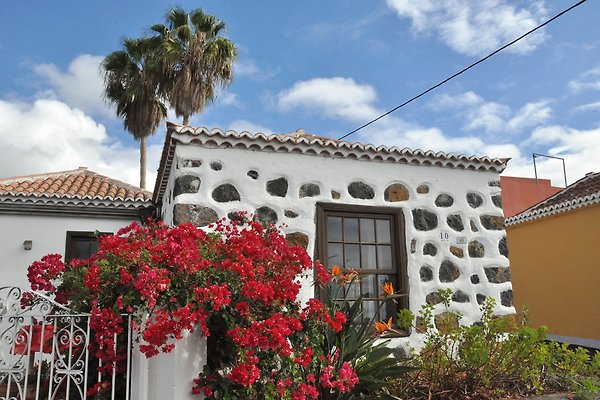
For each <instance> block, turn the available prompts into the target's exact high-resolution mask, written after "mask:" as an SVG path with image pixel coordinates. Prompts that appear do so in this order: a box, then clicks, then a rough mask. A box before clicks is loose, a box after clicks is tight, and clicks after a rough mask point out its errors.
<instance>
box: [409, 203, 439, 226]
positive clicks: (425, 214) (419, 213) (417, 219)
mask: <svg viewBox="0 0 600 400" xmlns="http://www.w3.org/2000/svg"><path fill="white" fill-rule="evenodd" d="M412 216H413V224H414V226H415V228H416V229H417V230H419V231H430V230H432V229H435V228H437V226H438V217H437V215H435V214H434V213H432V212H431V211H429V210H425V209H423V208H415V209H414V210H412Z"/></svg>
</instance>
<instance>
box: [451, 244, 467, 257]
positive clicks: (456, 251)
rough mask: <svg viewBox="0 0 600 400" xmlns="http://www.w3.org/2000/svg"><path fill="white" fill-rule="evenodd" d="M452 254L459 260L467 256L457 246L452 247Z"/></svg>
mask: <svg viewBox="0 0 600 400" xmlns="http://www.w3.org/2000/svg"><path fill="white" fill-rule="evenodd" d="M450 253H452V254H454V256H455V257H458V258H463V257H464V256H465V252H464V251H463V249H461V248H460V247H456V246H450Z"/></svg>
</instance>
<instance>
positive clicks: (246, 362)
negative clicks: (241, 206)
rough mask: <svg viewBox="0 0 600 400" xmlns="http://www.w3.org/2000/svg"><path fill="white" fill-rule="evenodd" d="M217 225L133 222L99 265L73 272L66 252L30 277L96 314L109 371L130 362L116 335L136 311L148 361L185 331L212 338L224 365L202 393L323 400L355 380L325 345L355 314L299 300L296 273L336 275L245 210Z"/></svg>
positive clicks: (79, 264) (210, 374) (103, 246)
mask: <svg viewBox="0 0 600 400" xmlns="http://www.w3.org/2000/svg"><path fill="white" fill-rule="evenodd" d="M212 228H213V230H212V232H209V233H207V232H204V231H202V230H199V229H197V228H196V227H194V226H193V225H190V224H183V225H179V226H177V227H174V228H168V227H166V226H164V225H163V224H160V223H154V222H148V223H147V224H146V225H145V226H138V225H137V224H132V225H130V226H128V227H126V228H123V229H122V230H120V231H119V232H118V233H117V234H115V235H113V236H104V237H102V238H100V240H99V251H98V253H97V254H96V255H94V256H93V257H92V258H91V259H90V260H84V261H76V262H73V263H71V264H69V265H64V264H63V263H62V262H61V261H60V255H48V256H46V257H44V258H43V259H42V260H41V261H40V262H35V263H33V264H32V265H31V267H30V269H29V279H30V281H31V284H32V286H33V288H34V289H36V290H44V291H47V292H50V293H53V294H55V295H58V294H60V299H61V301H63V302H64V303H67V304H69V306H70V307H76V308H79V309H82V311H87V312H90V313H91V325H90V326H91V328H92V330H93V332H94V339H95V343H94V351H95V355H96V356H97V357H98V358H100V359H101V360H102V365H103V370H102V371H100V372H101V373H104V374H107V375H108V373H109V372H110V371H109V370H110V369H111V368H114V367H119V365H118V364H119V362H120V360H121V351H120V350H119V348H120V347H119V343H116V342H115V337H116V336H117V335H118V334H119V333H121V332H122V331H123V330H124V327H125V326H124V325H125V324H126V320H127V319H126V318H123V317H122V313H124V312H133V313H134V315H136V316H137V317H136V318H134V321H133V323H134V324H135V327H136V328H137V327H138V326H139V329H140V330H141V332H140V335H141V338H142V339H143V343H142V344H140V350H141V351H142V352H143V353H144V354H146V356H147V357H151V356H154V355H156V354H158V353H159V352H161V351H162V352H170V351H171V350H172V349H173V348H174V347H175V343H176V341H177V340H179V339H181V338H182V337H183V336H184V333H185V332H186V331H187V332H193V331H194V330H196V329H200V330H201V332H202V333H203V334H204V335H205V336H207V337H209V340H211V338H213V339H212V340H215V343H217V344H216V345H215V346H213V347H214V348H215V349H216V350H214V352H215V353H216V354H217V356H213V357H221V358H222V360H221V359H213V360H211V362H209V365H210V366H207V367H205V370H204V371H203V372H202V373H201V374H200V376H199V378H198V379H197V380H195V387H194V393H197V394H204V395H205V396H206V397H207V398H208V399H214V398H223V397H229V398H249V399H252V398H264V397H265V396H264V394H266V393H270V394H272V395H273V396H276V397H281V398H282V399H293V400H301V399H313V400H314V399H317V398H319V399H321V398H323V395H322V394H323V393H334V394H335V393H338V394H339V393H346V392H348V391H349V390H351V389H352V388H353V387H354V386H355V385H357V383H358V379H357V377H356V374H355V373H354V371H353V369H352V366H351V365H350V364H349V363H347V362H345V363H343V362H341V361H340V360H339V359H338V358H336V356H335V355H334V354H330V350H328V349H327V348H326V347H325V346H324V345H323V343H324V342H326V340H325V335H326V334H328V332H329V333H331V334H334V335H335V334H336V332H340V331H341V330H342V327H343V326H344V324H346V323H347V318H346V315H345V314H344V313H342V312H341V311H338V310H334V309H331V308H329V307H326V306H325V305H323V304H322V303H321V302H320V301H319V300H316V299H311V300H310V301H309V302H308V304H307V305H306V306H305V307H304V308H302V306H301V304H300V303H299V302H298V300H297V297H298V294H299V291H300V288H301V284H300V283H299V281H298V276H299V275H301V274H313V272H314V274H315V276H316V278H317V280H318V281H320V282H321V283H327V282H328V281H330V280H331V279H332V276H331V274H330V273H329V272H328V271H327V270H326V269H325V268H324V267H323V266H322V265H321V264H319V263H318V262H317V263H313V262H312V260H311V258H310V257H309V256H308V254H307V253H306V251H305V250H304V249H302V248H301V247H299V246H290V245H289V244H288V243H287V241H286V239H285V237H284V236H283V235H282V234H281V233H280V232H279V231H277V230H276V229H275V228H272V227H270V228H265V227H263V226H262V225H260V224H259V223H258V222H255V221H252V220H248V219H246V218H245V216H243V215H242V216H240V218H237V219H236V220H235V221H234V222H233V223H227V222H225V221H219V222H218V223H217V224H215V225H214V226H213V227H212ZM53 282H55V283H56V282H61V283H60V285H58V287H55V286H54V284H53ZM142 316H143V319H142ZM117 340H118V339H117ZM209 356H210V355H209ZM105 386H106V382H103V383H102V385H100V386H98V387H97V388H94V390H95V391H97V390H100V389H102V390H104V388H105Z"/></svg>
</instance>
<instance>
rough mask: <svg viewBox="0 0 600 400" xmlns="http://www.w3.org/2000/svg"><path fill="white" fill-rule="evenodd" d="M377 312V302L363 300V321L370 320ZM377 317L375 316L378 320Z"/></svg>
mask: <svg viewBox="0 0 600 400" xmlns="http://www.w3.org/2000/svg"><path fill="white" fill-rule="evenodd" d="M376 314H377V302H376V301H367V300H365V301H363V321H364V320H366V321H368V320H370V319H371V318H373V317H374V316H375V315H376ZM378 319H379V318H375V320H378Z"/></svg>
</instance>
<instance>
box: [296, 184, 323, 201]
mask: <svg viewBox="0 0 600 400" xmlns="http://www.w3.org/2000/svg"><path fill="white" fill-rule="evenodd" d="M320 194H321V188H320V187H319V185H317V184H315V183H305V184H303V185H302V186H300V190H299V192H298V196H299V197H300V198H302V197H315V196H318V195H320Z"/></svg>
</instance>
